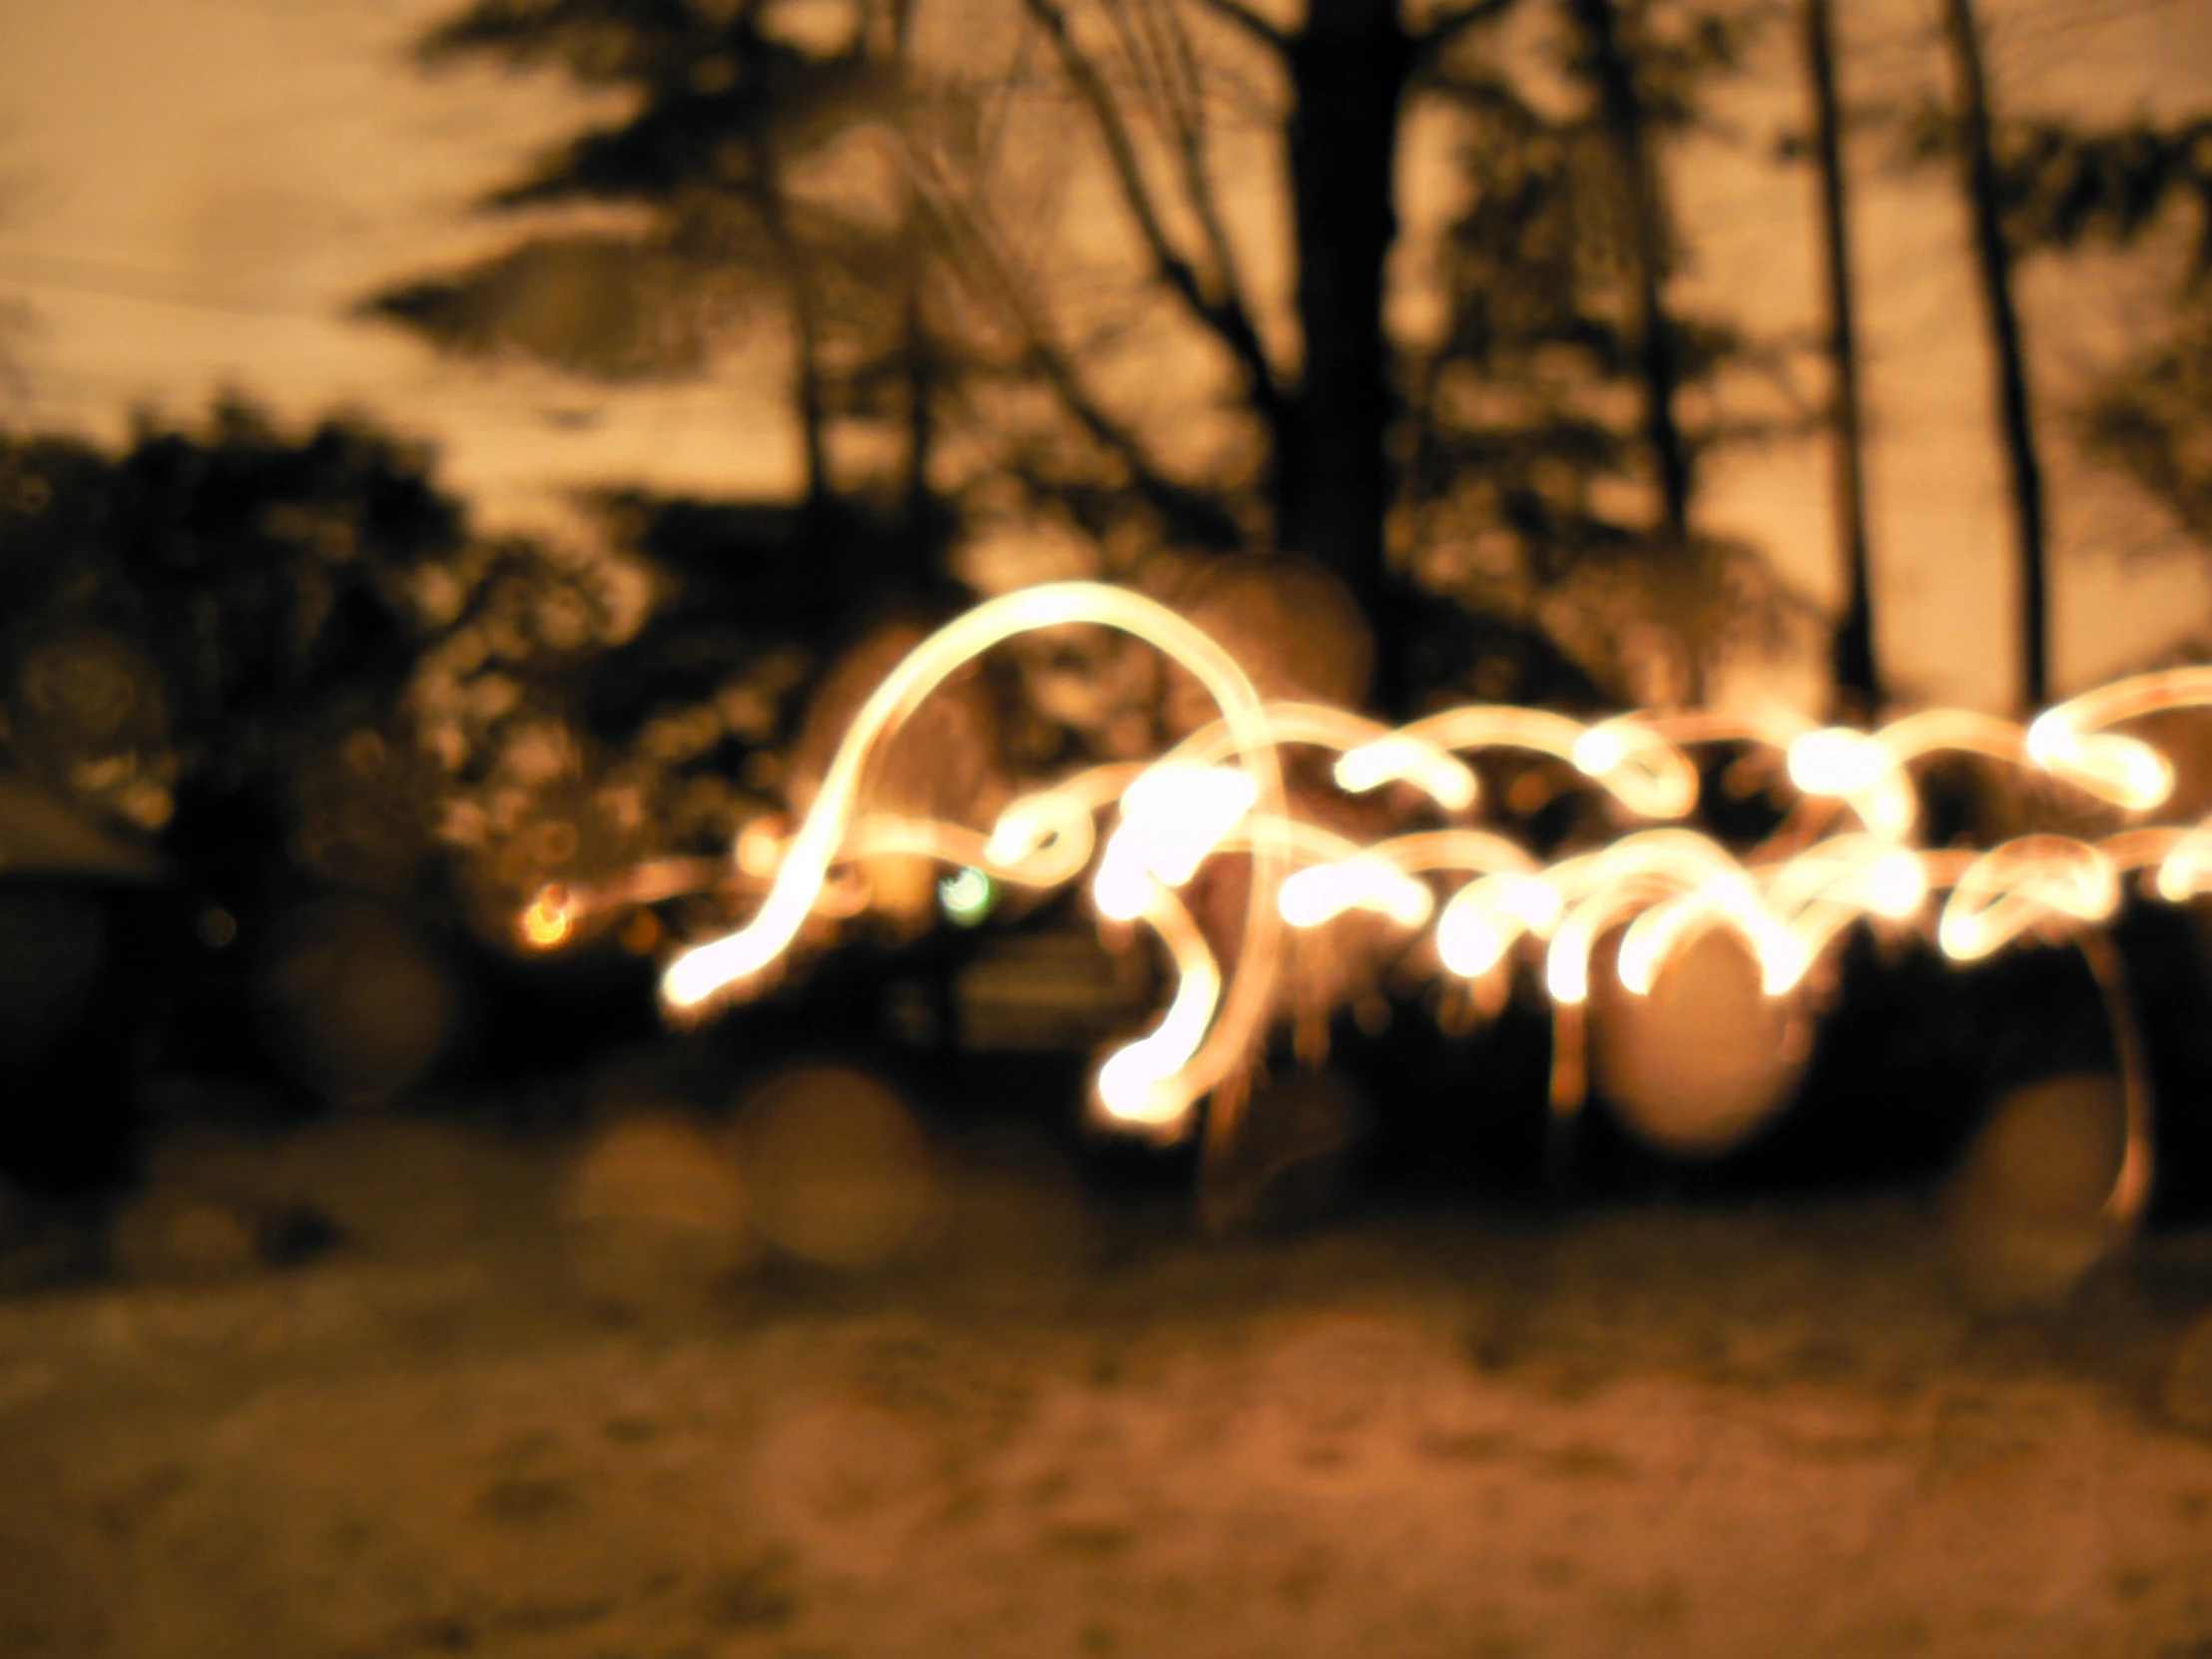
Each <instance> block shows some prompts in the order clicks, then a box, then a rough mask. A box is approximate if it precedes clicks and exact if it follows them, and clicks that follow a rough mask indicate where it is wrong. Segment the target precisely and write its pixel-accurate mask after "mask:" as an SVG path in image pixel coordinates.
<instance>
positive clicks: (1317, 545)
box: [1276, 0, 1413, 707]
mask: <svg viewBox="0 0 2212 1659" xmlns="http://www.w3.org/2000/svg"><path fill="white" fill-rule="evenodd" d="M1285 55H1286V58H1287V61H1288V63H1289V67H1290V78H1291V90H1292V110H1291V116H1290V124H1289V141H1290V174H1291V207H1292V215H1293V238H1294V242H1295V245H1296V246H1295V252H1296V255H1297V260H1298V318H1299V323H1300V326H1301V328H1302V329H1303V331H1304V336H1305V354H1306V355H1305V373H1304V377H1303V379H1302V381H1301V383H1300V385H1299V388H1298V392H1297V395H1296V398H1295V400H1294V402H1293V404H1292V407H1291V408H1290V410H1289V411H1288V414H1289V418H1288V420H1287V421H1286V422H1285V430H1284V431H1283V432H1281V433H1280V434H1279V445H1280V452H1279V453H1278V455H1277V457H1276V478H1277V501H1278V508H1279V535H1280V537H1281V540H1282V542H1283V545H1284V546H1285V547H1286V548H1289V549H1290V550H1292V551H1295V552H1299V553H1303V554H1305V555H1306V556H1307V557H1309V558H1311V559H1314V560H1315V561H1317V562H1318V563H1320V564H1322V565H1324V566H1326V567H1327V568H1329V569H1330V570H1331V571H1333V572H1335V573H1336V574H1337V575H1338V576H1339V577H1340V578H1341V579H1342V580H1343V581H1344V583H1345V584H1346V586H1347V587H1349V588H1350V589H1351V590H1352V593H1353V596H1354V597H1355V598H1356V599H1358V600H1359V601H1360V603H1361V605H1362V606H1363V607H1364V608H1365V609H1366V611H1367V613H1368V616H1369V618H1370V620H1371V622H1372V623H1373V624H1374V626H1375V628H1376V631H1377V636H1378V642H1379V645H1380V647H1381V649H1379V651H1378V652H1377V670H1378V684H1377V695H1378V697H1379V699H1380V700H1381V701H1382V702H1383V704H1384V706H1385V707H1387V706H1390V705H1391V704H1392V703H1394V702H1395V701H1396V699H1397V696H1398V694H1399V693H1400V692H1401V690H1402V688H1401V687H1399V686H1397V685H1396V683H1395V681H1396V673H1397V669H1398V665H1399V656H1400V654H1399V653H1398V652H1396V651H1394V650H1392V649H1391V645H1390V638H1389V636H1390V633H1391V630H1392V627H1393V622H1394V619H1395V617H1396V615H1397V593H1396V587H1395V584H1394V583H1393V582H1392V580H1391V578H1390V575H1389V572H1388V569H1387V554H1386V544H1385V540H1384V529H1383V526H1384V519H1385V518H1386V516H1387V514H1388V511H1389V506H1390V493H1391V492H1390V465H1389V458H1388V454H1387V450H1386V444H1387V439H1388V434H1389V429H1390V423H1391V419H1392V417H1393V415H1394V413H1395V411H1396V398H1395V396H1394V394H1393V392H1392V388H1391V383H1390V359H1389V348H1388V343H1387V341H1386V339H1385V338H1384V335H1383V273H1384V268H1385V265H1386V264H1387V261H1388V259H1389V252H1390V245H1391V243H1392V242H1393V241H1394V240H1395V239H1396V236H1397V213H1396V207H1395V201H1394V194H1395V186H1396V163H1397V132H1398V117H1399V105H1400V103H1401V102H1402V100H1403V98H1404V93H1405V86H1406V82H1407V79H1408V78H1409V76H1410V75H1411V73H1412V68H1413V41H1412V39H1411V37H1410V36H1408V35H1407V33H1406V32H1405V29H1404V27H1403V25H1402V24H1400V23H1399V21H1398V17H1397V8H1396V7H1395V6H1394V5H1391V4H1388V3H1386V0H1312V4H1311V6H1310V7H1309V10H1308V14H1307V21H1306V26H1305V28H1304V29H1303V30H1301V31H1300V32H1299V33H1298V34H1297V35H1296V36H1295V37H1293V38H1292V40H1291V42H1290V44H1289V47H1288V50H1287V52H1286V54H1285Z"/></svg>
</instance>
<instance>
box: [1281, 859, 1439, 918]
mask: <svg viewBox="0 0 2212 1659" xmlns="http://www.w3.org/2000/svg"><path fill="white" fill-rule="evenodd" d="M1435 902H1436V901H1435V898H1434V897H1433V895H1431V894H1430V892H1429V890H1428V886H1427V883H1425V882H1422V881H1416V880H1414V879H1413V877H1412V876H1410V875H1407V874H1406V873H1405V872H1404V871H1403V870H1400V869H1395V868H1393V867H1391V866H1390V865H1389V864H1386V863H1384V862H1383V861H1382V860H1381V859H1380V858H1354V859H1351V860H1350V861H1348V862H1345V863H1341V864H1315V865H1312V866H1311V867H1309V868H1306V869H1302V870H1300V871H1298V872H1297V873H1296V874H1294V875H1291V876H1288V877H1286V878H1285V879H1284V882H1283V890H1282V893H1281V894H1280V896H1279V897H1278V899H1277V903H1278V904H1280V905H1281V907H1282V910H1283V919H1284V920H1285V921H1287V922H1289V923H1290V924H1291V925H1292V926H1293V927H1319V926H1321V925H1322V924H1323V923H1325V922H1331V921H1335V920H1336V919H1337V918H1338V917H1339V916H1341V915H1343V914H1344V913H1345V912H1346V911H1347V910H1355V909H1357V910H1375V911H1378V912H1380V913H1381V914H1383V915H1386V916H1388V917H1389V918H1390V919H1391V920H1392V921H1394V922H1396V923H1397V924H1398V925H1399V926H1400V927H1418V926H1420V925H1421V924H1422V923H1423V922H1425V921H1427V919H1428V915H1429V912H1430V911H1431V910H1432V909H1434V908H1435Z"/></svg>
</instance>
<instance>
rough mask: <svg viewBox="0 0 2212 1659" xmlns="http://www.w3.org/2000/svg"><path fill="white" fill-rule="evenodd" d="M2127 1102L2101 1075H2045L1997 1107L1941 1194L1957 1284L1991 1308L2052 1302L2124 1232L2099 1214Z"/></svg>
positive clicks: (2123, 1134)
mask: <svg viewBox="0 0 2212 1659" xmlns="http://www.w3.org/2000/svg"><path fill="white" fill-rule="evenodd" d="M2126 1155H2127V1101H2126V1096H2125V1094H2124V1093H2123V1091H2122V1089H2121V1086H2120V1081H2119V1079H2118V1078H2116V1077H2113V1076H2110V1075H2108V1074H2105V1073H2102V1072H2078V1073H2067V1074H2064V1075H2061V1076H2057V1077H2046V1078H2043V1079H2041V1080H2039V1081H2037V1082H2034V1083H2029V1084H2026V1085H2024V1086H2022V1087H2020V1088H2016V1089H2013V1090H2011V1091H2009V1092H2008V1093H2006V1094H2005V1095H2004V1096H2003V1097H2002V1098H2001V1099H1999V1100H1998V1101H1997V1103H1996V1106H1995V1108H1994V1109H1993V1110H1992V1111H1991V1112H1990V1113H1989V1116H1988V1119H1987V1121H1985V1122H1984V1123H1983V1124H1982V1126H1981V1128H1980V1130H1979V1131H1978V1132H1977V1133H1976V1134H1975V1136H1974V1139H1973V1142H1972V1144H1971V1145H1970V1146H1968V1147H1967V1149H1966V1153H1965V1156H1964V1157H1963V1158H1961V1159H1960V1160H1959V1164H1958V1168H1957V1170H1956V1172H1955V1173H1954V1174H1953V1176H1952V1178H1951V1181H1950V1185H1949V1187H1948V1189H1947V1190H1946V1191H1945V1192H1944V1194H1943V1202H1942V1212H1943V1227H1944V1237H1945V1241H1946V1244H1947V1246H1948V1255H1949V1264H1950V1268H1951V1271H1952V1275H1953V1278H1954V1279H1955V1280H1956V1282H1957V1283H1958V1285H1959V1287H1960V1288H1961V1289H1962V1290H1963V1291H1964V1292H1965V1293H1966V1295H1967V1296H1968V1298H1969V1299H1970V1300H1972V1301H1973V1302H1975V1303H1977V1304H1979V1305H1980V1306H1982V1307H1984V1308H1987V1309H1989V1310H1990V1311H1992V1312H1999V1313H2025V1312H2033V1311H2036V1310H2038V1309H2043V1308H2049V1307H2054V1306H2056V1305H2057V1304H2059V1303H2061V1302H2063V1301H2064V1300H2065V1298H2066V1297H2068V1296H2069V1295H2071V1294H2072V1292H2073V1290H2074V1287H2075V1286H2076V1285H2078V1284H2079V1283H2080V1282H2081V1280H2082V1279H2083V1277H2085V1276H2086V1275H2087V1274H2088V1272H2089V1270H2090V1269H2091V1268H2093V1267H2094V1266H2095V1265H2096V1264H2097V1262H2098V1261H2100V1260H2101V1259H2102V1258H2103V1256H2104V1255H2105V1253H2106V1252H2107V1251H2108V1250H2110V1249H2111V1248H2112V1247H2113V1246H2114V1245H2115V1244H2117V1243H2118V1242H2119V1240H2120V1238H2121V1236H2122V1229H2121V1228H2120V1227H2119V1225H2118V1224H2117V1223H2115V1222H2113V1221H2112V1220H2110V1219H2109V1218H2108V1217H2107V1216H2106V1214H2105V1205H2106V1201H2107V1200H2108V1199H2109V1198H2110V1197H2111V1194H2112V1188H2113V1184H2114V1182H2115V1181H2117V1179H2118V1178H2119V1173H2120V1164H2121V1160H2122V1159H2123V1158H2125V1157H2126Z"/></svg>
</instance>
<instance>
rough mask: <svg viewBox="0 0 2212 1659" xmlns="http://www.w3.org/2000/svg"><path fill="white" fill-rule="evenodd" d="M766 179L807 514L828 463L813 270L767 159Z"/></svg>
mask: <svg viewBox="0 0 2212 1659" xmlns="http://www.w3.org/2000/svg"><path fill="white" fill-rule="evenodd" d="M763 172H764V174H765V175H766V183H765V185H764V187H763V189H762V190H761V193H760V198H759V202H760V213H761V223H762V227H763V229H765V230H766V231H767V233H768V237H769V241H770V242H771V243H773V244H774V245H775V248H776V255H777V258H778V259H779V260H781V261H782V262H783V265H784V271H785V280H786V281H787V282H788V283H789V284H790V293H789V297H790V300H791V318H792V358H793V364H792V382H793V383H792V401H793V404H794V408H795V412H796V413H797V414H798V416H799V439H800V449H801V456H802V460H803V463H804V465H805V467H806V481H805V486H804V487H805V489H806V506H807V511H808V512H810V513H813V512H817V511H820V510H821V509H822V508H824V507H825V506H827V505H828V504H829V502H830V461H829V456H828V453H827V451H826V448H825V445H824V441H823V431H824V428H825V427H826V426H827V424H828V422H829V410H828V405H827V402H826V400H825V398H824V396H823V384H822V323H821V317H820V315H819V313H818V311H817V308H816V294H815V280H814V274H813V273H812V272H810V271H809V270H808V269H807V255H806V251H805V250H804V249H802V248H801V247H800V246H799V239H798V237H797V236H795V235H794V234H793V232H792V226H791V218H790V215H789V213H788V212H787V209H786V204H785V201H784V182H783V179H782V176H781V174H780V173H779V171H778V170H777V168H776V167H775V165H774V163H773V160H772V161H770V162H769V163H768V164H767V165H766V166H764V168H763Z"/></svg>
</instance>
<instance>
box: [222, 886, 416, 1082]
mask: <svg viewBox="0 0 2212 1659" xmlns="http://www.w3.org/2000/svg"><path fill="white" fill-rule="evenodd" d="M257 981H258V983H257V990H258V993H259V1002H260V1013H261V1024H262V1030H263V1035H264V1039H265V1040H266V1041H267V1043H268V1044H269V1047H270V1049H271V1051H272V1052H273V1054H274V1055H275V1057H276V1058H277V1062H278V1063H279V1064H280V1065H281V1066H283V1068H284V1069H285V1070H286V1071H287V1072H289V1073H290V1074H291V1076H292V1077H293V1079H294V1080H295V1081H296V1082H298V1083H300V1084H302V1085H303V1086H305V1087H306V1088H308V1089H310V1090H312V1091H313V1092H314V1093H316V1094H318V1095H320V1096H322V1097H323V1098H324V1099H326V1100H331V1101H336V1102H340V1103H345V1102H360V1101H374V1100H384V1099H388V1098H390V1097H391V1096H393V1095H397V1094H400V1093H403V1092H404V1091H405V1090H407V1089H409V1088H411V1087H412V1086H413V1085H415V1084H416V1083H418V1082H420V1081H421V1080H422V1079H423V1077H424V1076H425V1075H427V1074H428V1072H429V1070H430V1068H431V1067H432V1066H433V1065H435V1064H436V1063H437V1060H438V1058H439V1056H440V1055H441V1054H443V1053H444V1051H445V1048H446V1045H447V1043H448V1042H449V1041H450V1040H451V1038H452V1036H453V1031H454V1026H455V1023H456V1013H457V1008H456V996H455V988H454V984H453V980H452V976H451V975H450V973H449V972H448V971H447V969H446V966H445V964H444V962H443V961H442V960H441V959H440V958H439V956H438V954H437V953H436V952H435V951H434V950H433V949H432V948H431V946H430V945H429V944H428V943H427V942H426V941H425V940H424V939H423V938H422V936H421V935H420V934H419V933H418V932H417V931H416V930H415V929H414V928H413V927H412V926H410V925H409V924H408V922H407V921H406V920H405V919H404V918H402V917H401V916H399V915H397V914H395V913H394V912H393V911H391V910H388V909H386V908H384V907H383V906H382V905H379V904H374V903H371V902H368V901H367V900H363V899H352V898H335V899H324V900H320V901H317V902H314V903H310V904H306V905H302V906H300V907H299V908H297V909H294V910H292V911H291V912H290V913H289V914H287V915H285V916H284V917H283V918H282V919H281V920H280V921H279V922H278V924H277V927H276V928H275V929H273V930H272V932H271V935H270V938H269V941H268V944H267V946H266V948H265V949H264V950H263V951H262V953H261V960H260V962H259V964H258V972H257Z"/></svg>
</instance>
